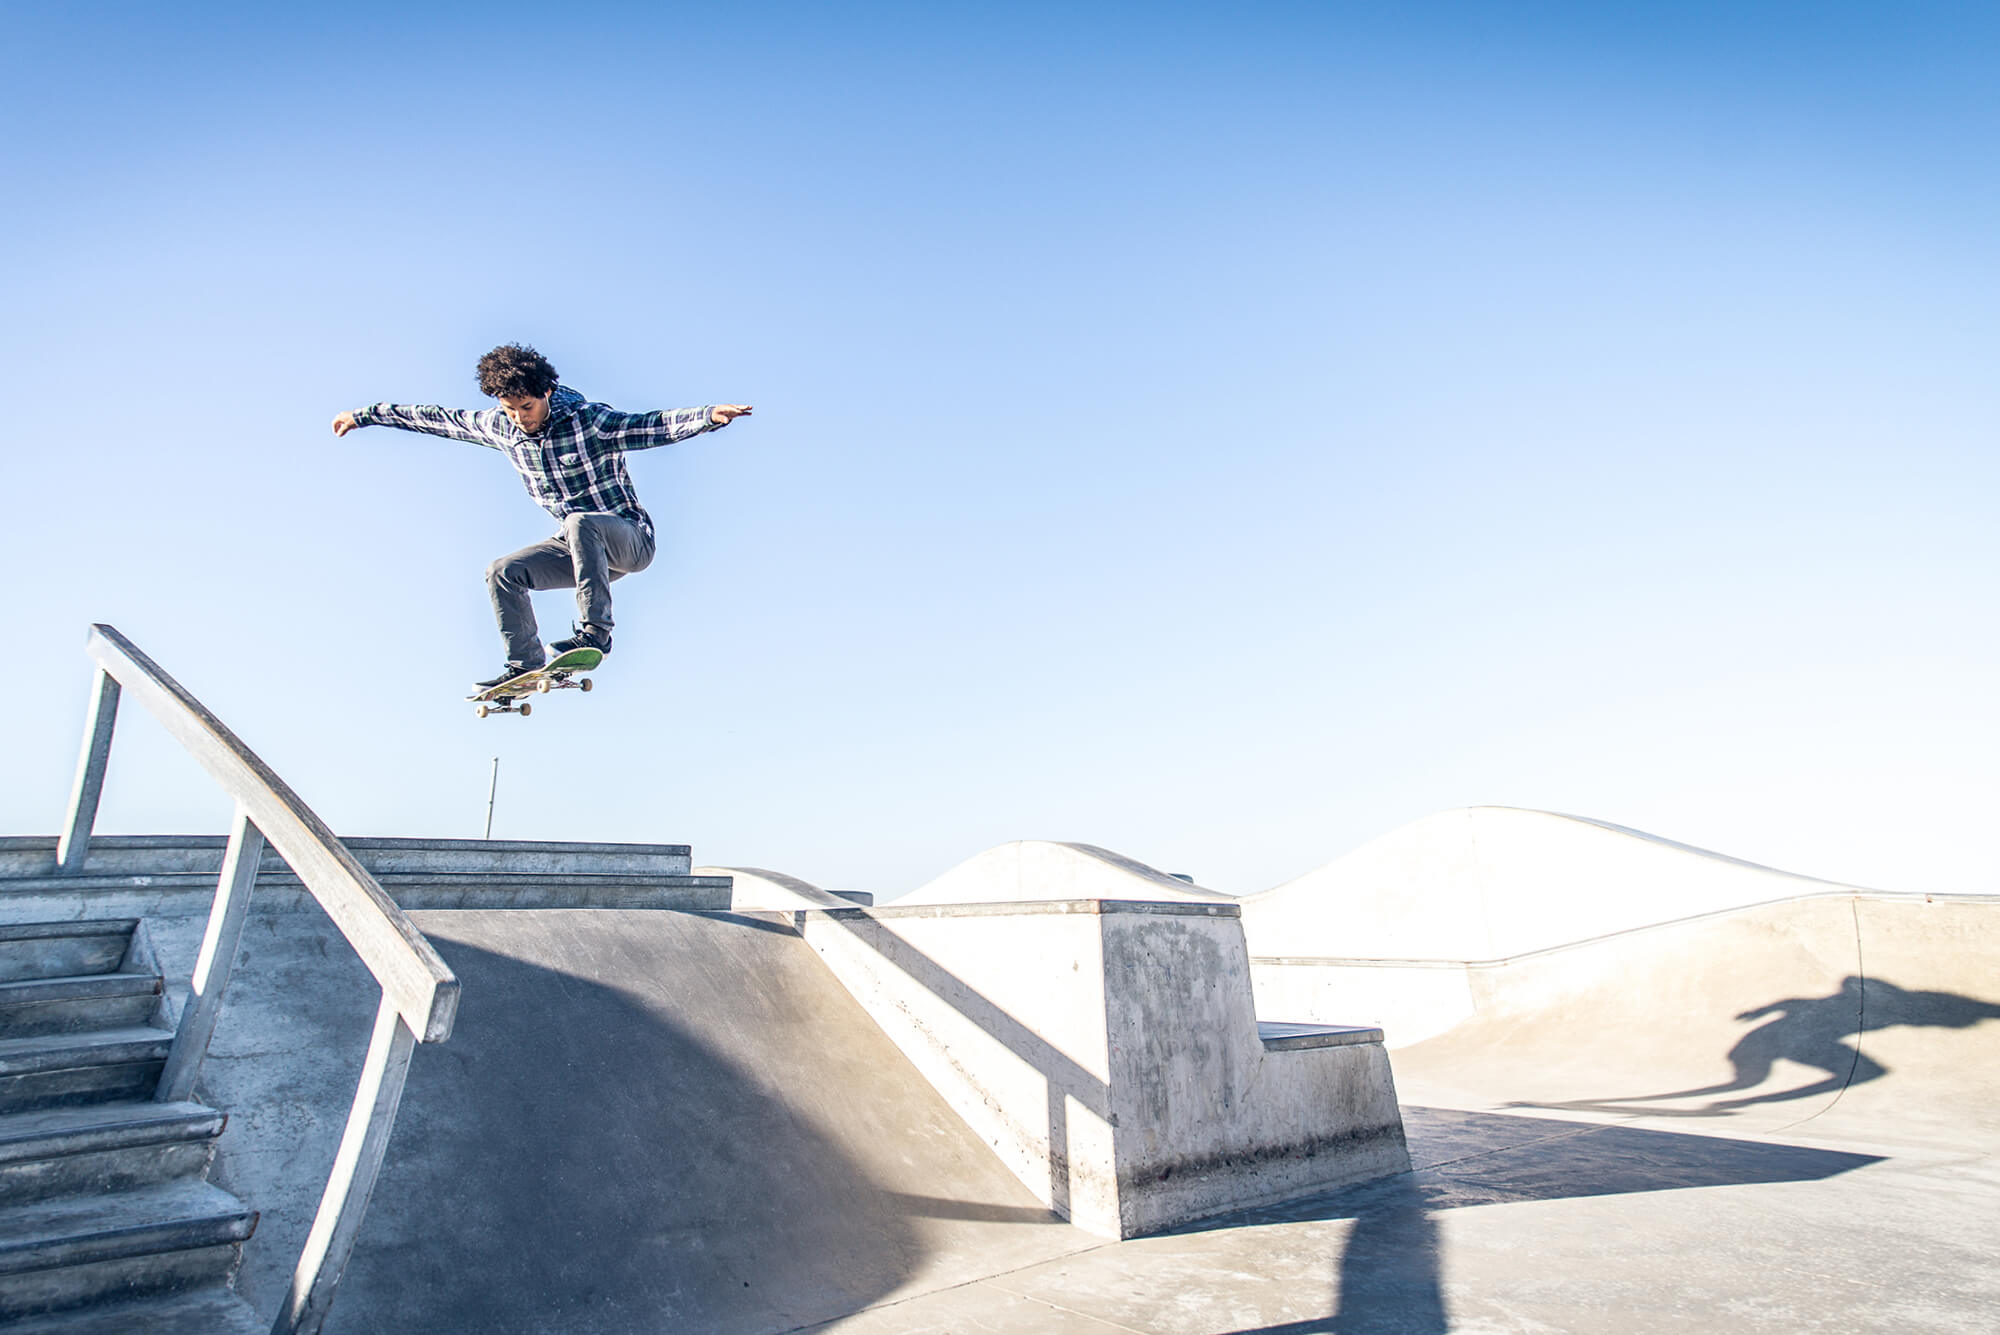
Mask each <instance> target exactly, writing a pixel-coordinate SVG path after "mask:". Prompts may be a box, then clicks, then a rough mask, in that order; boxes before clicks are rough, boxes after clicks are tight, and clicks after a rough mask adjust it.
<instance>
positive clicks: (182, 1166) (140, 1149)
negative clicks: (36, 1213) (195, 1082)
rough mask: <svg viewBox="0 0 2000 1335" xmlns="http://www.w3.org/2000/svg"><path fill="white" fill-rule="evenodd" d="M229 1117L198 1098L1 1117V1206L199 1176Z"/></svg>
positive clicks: (117, 1189) (96, 1106)
mask: <svg viewBox="0 0 2000 1335" xmlns="http://www.w3.org/2000/svg"><path fill="white" fill-rule="evenodd" d="M227 1120H228V1119H227V1118H226V1117H225V1116H224V1115H223V1114H222V1113H219V1112H217V1111H216V1110H215V1109H213V1108H208V1107H204V1106H202V1105H201V1104H199V1103H152V1102H140V1101H131V1102H125V1103H108V1104H94V1105H89V1106H85V1107H75V1108H47V1109H42V1110H40V1111H36V1112H24V1113H13V1114H10V1115H8V1116H5V1117H0V1208H4V1207H6V1206H10V1205H26V1204H29V1203H30V1202H33V1201H41V1200H52V1199H54V1198H56V1197H58V1196H63V1195H69V1194H87V1193H93V1192H94V1193H96V1194H98V1195H100V1196H102V1195H109V1194H110V1193H112V1192H118V1191H129V1190H132V1189H133V1188H137V1187H148V1186H156V1185H158V1184H160V1183H163V1182H172V1181H175V1180H177V1179H180V1178H198V1177H200V1176H202V1174H204V1173H205V1172H207V1171H208V1165H209V1162H210V1160H211V1159H212V1158H213V1157H214V1155H215V1138H216V1137H217V1136H219V1135H221V1134H222V1128H223V1126H224V1124H225V1123H226V1122H227Z"/></svg>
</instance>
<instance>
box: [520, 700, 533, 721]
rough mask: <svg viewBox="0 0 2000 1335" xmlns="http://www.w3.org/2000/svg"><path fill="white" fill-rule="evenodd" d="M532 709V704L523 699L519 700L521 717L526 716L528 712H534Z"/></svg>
mask: <svg viewBox="0 0 2000 1335" xmlns="http://www.w3.org/2000/svg"><path fill="white" fill-rule="evenodd" d="M534 709H535V707H534V706H533V705H531V704H529V703H528V702H527V701H526V700H523V701H522V702H521V717H522V718H526V717H528V715H529V714H531V713H533V712H534Z"/></svg>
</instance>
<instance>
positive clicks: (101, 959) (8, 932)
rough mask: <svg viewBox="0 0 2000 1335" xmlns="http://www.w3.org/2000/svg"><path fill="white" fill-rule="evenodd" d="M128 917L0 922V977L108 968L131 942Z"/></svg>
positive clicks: (114, 965)
mask: <svg viewBox="0 0 2000 1335" xmlns="http://www.w3.org/2000/svg"><path fill="white" fill-rule="evenodd" d="M138 925H139V924H138V922H137V921H136V920H134V919H131V918H113V919H108V920H104V921H93V922H15V923H8V924H6V925H4V926H0V982H14V981H16V980H19V979H24V978H73V977H76V976H77V975H79V974H93V973H110V972H111V971H112V970H114V969H116V968H117V967H118V966H119V965H120V964H121V963H123V962H124V959H125V951H126V948H127V947H129V946H130V945H131V944H132V930H133V929H134V928H135V927H137V926H138Z"/></svg>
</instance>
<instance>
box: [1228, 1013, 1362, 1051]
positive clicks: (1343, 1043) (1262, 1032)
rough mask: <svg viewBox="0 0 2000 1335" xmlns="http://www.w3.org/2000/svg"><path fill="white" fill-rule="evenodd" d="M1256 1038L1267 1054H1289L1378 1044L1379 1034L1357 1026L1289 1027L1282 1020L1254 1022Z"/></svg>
mask: <svg viewBox="0 0 2000 1335" xmlns="http://www.w3.org/2000/svg"><path fill="white" fill-rule="evenodd" d="M1257 1037H1258V1038H1260V1039H1262V1040H1263V1042H1264V1050H1265V1051H1266V1052H1289V1051H1293V1050H1296V1049H1299V1048H1344V1047H1348V1046H1349V1045H1351V1044H1355V1043H1380V1042H1381V1041H1382V1031H1381V1030H1380V1029H1376V1028H1374V1027H1372V1026H1370V1025H1360V1024H1290V1023H1287V1022H1286V1021H1283V1020H1259V1021H1257Z"/></svg>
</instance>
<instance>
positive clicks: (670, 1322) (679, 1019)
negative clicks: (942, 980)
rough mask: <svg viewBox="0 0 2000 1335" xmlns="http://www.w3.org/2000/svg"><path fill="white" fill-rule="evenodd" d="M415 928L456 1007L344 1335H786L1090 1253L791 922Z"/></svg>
mask: <svg viewBox="0 0 2000 1335" xmlns="http://www.w3.org/2000/svg"><path fill="white" fill-rule="evenodd" d="M418 916H419V919H420V922H419V925H420V926H421V927H422V928H423V930H424V931H425V932H426V934H427V935H429V936H430V937H431V939H432V940H433V942H434V943H435V944H436V946H437V947H438V950H439V953H440V954H441V955H443V957H444V958H445V960H446V962H447V963H449V964H450V966H451V967H452V969H453V970H454V971H455V972H456V973H457V974H458V976H459V978H460V979H461V980H462V982H463V984H464V994H463V997H464V999H463V1002H462V1007H461V1010H460V1012H459V1020H458V1026H457V1029H456V1031H455V1032H454V1033H453V1035H452V1038H451V1040H450V1041H449V1042H447V1043H445V1044H442V1045H439V1046H438V1047H436V1048H427V1049H424V1050H423V1051H421V1052H419V1054H418V1060H416V1061H415V1062H414V1063H412V1066H411V1073H410V1080H409V1084H408V1087H407V1089H406V1092H405V1095H404V1099H403V1106H402V1112H401V1115H400V1117H399V1119H398V1122H397V1125H396V1129H395V1135H394V1139H393V1140H392V1141H391V1144H390V1149H389V1154H388V1159H387V1162H386V1163H385V1165H384V1168H383V1171H382V1175H381V1179H380V1184H379V1186H378V1189H377V1193H376V1196H375V1199H374V1201H373V1203H372V1204H371V1206H370V1209H369V1214H368V1218H367V1221H366V1224H365V1226H364V1229H363V1235H362V1239H361V1242H360V1244H359V1246H358V1247H357V1248H356V1251H355V1255H354V1260H353V1263H352V1265H351V1266H350V1268H349V1270H348V1273H347V1276H346V1278H345V1279H344V1281H343V1283H342V1285H341V1289H340V1293H339V1296H338V1298H337V1300H336V1302H335V1303H334V1307H333V1313H332V1319H331V1320H330V1321H329V1323H328V1326H327V1329H328V1331H329V1335H373V1333H375V1332H388V1331H424V1332H427V1333H430V1335H458V1333H460V1332H465V1333H467V1335H470V1333H471V1332H478V1333H479V1335H531V1333H532V1335H548V1333H549V1332H557V1331H560V1332H563V1335H640V1333H641V1332H645V1333H646V1335H652V1333H653V1332H658V1331H663V1330H689V1331H703V1332H716V1333H718V1335H733V1333H747V1332H764V1331H773V1330H788V1329H793V1328H796V1327H800V1326H805V1325H810V1324H814V1323H818V1322H824V1321H829V1320H835V1319H838V1318H840V1317H843V1316H846V1315H848V1314H850V1313H853V1312H855V1311H858V1310H860V1309H862V1308H864V1307H866V1306H868V1305H870V1304H872V1303H874V1302H877V1301H879V1300H880V1299H881V1298H882V1297H883V1296H884V1295H886V1294H888V1293H890V1292H891V1291H893V1290H894V1289H896V1288H897V1287H898V1286H900V1285H902V1284H905V1283H907V1282H912V1281H913V1280H915V1279H916V1278H918V1277H920V1276H921V1277H923V1278H925V1279H926V1280H929V1281H934V1282H941V1283H945V1284H950V1283H955V1282H963V1281H964V1280H966V1279H969V1278H972V1277H973V1274H974V1273H975V1272H977V1273H983V1272H984V1267H985V1266H986V1265H987V1264H989V1263H991V1262H993V1261H995V1260H996V1259H998V1260H999V1261H1000V1262H1001V1263H1002V1264H1005V1265H1022V1264H1032V1263H1033V1262H1035V1261H1039V1260H1042V1259H1046V1258H1047V1257H1048V1256H1050V1255H1055V1254H1063V1253H1066V1252H1070V1251H1074V1250H1076V1249H1077V1248H1078V1247H1079V1246H1081V1245H1085V1244H1087V1243H1088V1242H1089V1241H1090V1240H1089V1239H1088V1238H1086V1237H1083V1236H1082V1235H1079V1234H1077V1233H1076V1232H1075V1231H1074V1230H1072V1229H1070V1228H1069V1227H1068V1226H1067V1225H1065V1224H1063V1223H1062V1221H1060V1220H1059V1219H1057V1218H1056V1217H1055V1216H1053V1215H1052V1214H1050V1213H1049V1212H1048V1211H1047V1210H1046V1209H1043V1208H1041V1207H1040V1206H1039V1205H1038V1204H1037V1203H1036V1202H1035V1201H1034V1200H1033V1198H1032V1197H1031V1196H1030V1195H1029V1194H1028V1193H1027V1191H1026V1190H1025V1189H1024V1188H1022V1187H1021V1186H1020V1184H1019V1183H1018V1182H1016V1181H1014V1180H1013V1178H1012V1176H1011V1175H1010V1174H1008V1173H1007V1172H1006V1171H1005V1169H1004V1168H1003V1167H1002V1166H1001V1165H1000V1164H999V1163H998V1162H997V1161H995V1160H994V1159H993V1156H992V1153H991V1151H990V1150H988V1149H987V1147H986V1146H985V1145H983V1144H982V1143H980V1142H979V1141H978V1139H977V1138H976V1137H974V1136H973V1135H972V1134H971V1133H970V1132H969V1131H967V1130H966V1129H965V1128H964V1126H963V1125H962V1123H960V1122H959V1120H958V1119H957V1117H956V1115H955V1114H953V1113H952V1112H951V1110H950V1108H949V1107H948V1106H947V1105H946V1104H945V1103H944V1102H943V1101H942V1099H941V1098H939V1097H938V1096H937V1095H936V1093H935V1091H934V1090H932V1089H931V1088H930V1087H929V1085H928V1084H927V1083H926V1082H924V1081H923V1079H922V1077H921V1076H919V1075H918V1074H917V1073H916V1072H915V1071H914V1070H913V1069H909V1068H907V1066H906V1064H905V1063H903V1062H902V1059H901V1057H900V1054H898V1053H897V1052H896V1050H895V1049H894V1047H893V1046H892V1045H891V1044H890V1043H889V1042H888V1040H887V1038H886V1037H885V1036H883V1035H881V1033H880V1031H879V1029H877V1028H876V1026H875V1025H874V1023H873V1022H872V1021H871V1020H869V1019H868V1018H867V1016H866V1014H865V1013H864V1012H862V1011H861V1010H860V1008H859V1007H857V1006H855V1005H854V1004H853V1003H852V1001H851V999H850V998H847V997H846V995H845V993H844V991H842V990H841V989H840V988H839V985H838V983H837V982H835V981H834V980H833V979H832V978H831V977H830V975H828V974H827V973H826V970H825V969H824V967H823V966H822V965H821V964H820V963H819V961H818V960H817V959H816V958H814V957H813V955H812V953H811V952H810V951H809V950H807V949H805V948H804V946H803V943H801V942H800V941H799V940H798V939H797V937H796V936H794V935H792V934H791V933H789V932H783V931H778V932H772V931H769V930H768V925H767V924H764V923H761V922H758V921H756V920H752V919H736V918H732V917H730V916H729V915H693V914H632V915H626V914H620V913H612V912H606V913H599V914H576V913H571V914H566V915H565V914H553V913H550V914H534V913H530V912H519V913H515V914H512V915H508V914H498V913H486V914H480V913H466V914H458V915H454V914H450V913H426V914H422V915H418ZM613 984H615V985H613ZM842 1003H844V1004H842ZM310 1167H311V1165H305V1166H303V1167H302V1168H301V1172H302V1173H304V1172H305V1170H306V1169H307V1168H310ZM1024 1225H1027V1226H1029V1227H1023V1226H1024ZM954 1258H955V1259H954ZM968 1266H970V1267H971V1269H970V1270H968V1269H967V1267H968ZM960 1271H965V1272H966V1273H963V1274H960V1273H959V1272H960Z"/></svg>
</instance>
